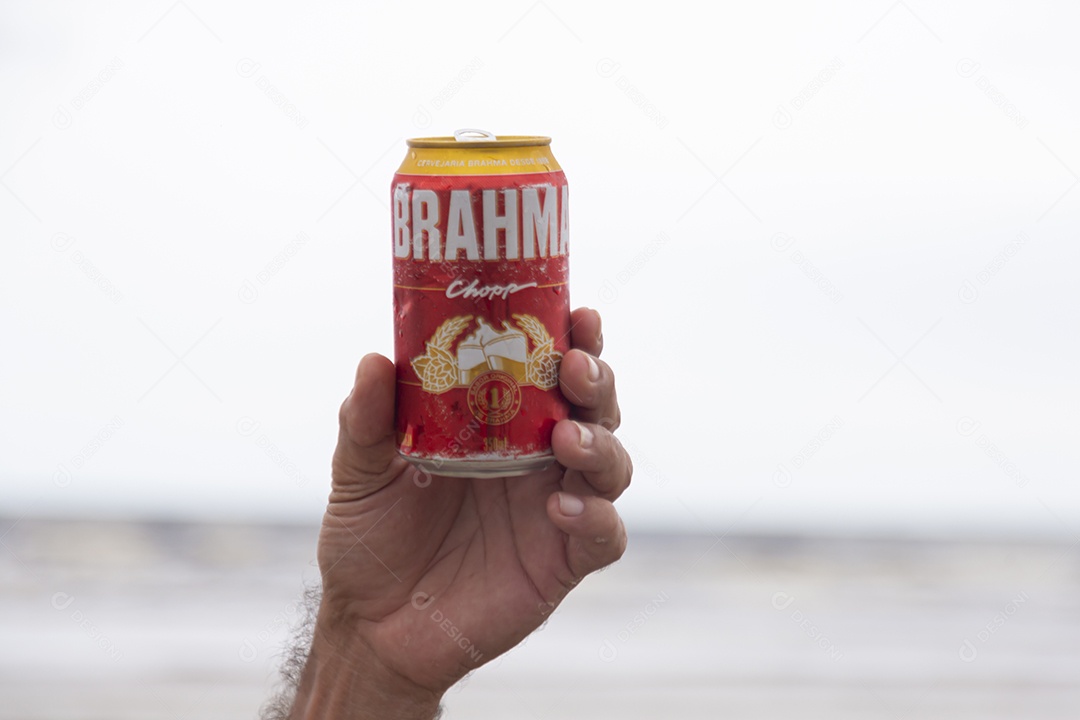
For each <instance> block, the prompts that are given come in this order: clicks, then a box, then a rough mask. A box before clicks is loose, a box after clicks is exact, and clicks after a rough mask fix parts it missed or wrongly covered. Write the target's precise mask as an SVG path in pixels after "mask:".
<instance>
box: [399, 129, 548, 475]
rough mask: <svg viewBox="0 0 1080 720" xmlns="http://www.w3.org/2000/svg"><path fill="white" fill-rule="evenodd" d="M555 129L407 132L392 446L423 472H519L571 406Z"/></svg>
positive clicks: (544, 450) (532, 465) (544, 449)
mask: <svg viewBox="0 0 1080 720" xmlns="http://www.w3.org/2000/svg"><path fill="white" fill-rule="evenodd" d="M550 143H551V139H550V138H547V137H534V136H520V135H519V136H500V137H496V136H494V135H492V134H491V133H486V132H484V131H476V130H459V131H457V132H456V133H455V134H454V136H453V137H430V138H416V139H412V140H408V141H407V145H408V153H407V154H406V156H405V160H404V161H403V162H402V163H401V167H400V168H399V169H398V171H397V173H396V174H395V175H394V180H393V185H392V188H391V197H392V214H393V250H394V330H395V338H394V340H395V342H394V356H395V357H394V361H395V364H396V365H397V389H396V393H397V415H396V431H397V443H398V452H399V453H400V454H401V455H402V456H403V457H405V458H406V459H407V460H409V461H410V462H412V463H413V464H414V465H416V466H417V467H418V468H420V469H421V471H422V472H424V473H428V474H434V475H447V476H451V477H498V476H512V475H523V474H525V473H529V472H534V471H537V470H541V469H543V468H544V467H547V466H548V465H550V464H551V462H552V461H553V459H554V457H553V455H552V451H551V432H552V430H553V428H554V427H555V424H556V423H557V422H558V421H559V420H561V419H563V418H566V417H568V415H569V404H568V403H567V402H566V399H565V398H564V397H563V396H562V393H561V391H560V390H559V365H560V362H561V360H562V357H563V354H564V353H566V352H567V351H568V350H569V349H570V298H569V292H568V287H567V281H568V279H569V278H568V252H569V239H570V238H569V222H568V219H569V218H568V214H567V211H568V207H567V200H568V198H569V193H568V188H567V184H566V177H565V176H564V175H563V172H562V169H561V168H560V167H559V164H558V162H556V160H555V158H554V156H553V155H552V154H551V148H550Z"/></svg>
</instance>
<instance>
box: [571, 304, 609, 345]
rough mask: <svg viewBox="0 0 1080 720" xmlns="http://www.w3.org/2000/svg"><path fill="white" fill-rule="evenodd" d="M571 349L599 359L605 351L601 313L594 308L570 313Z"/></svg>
mask: <svg viewBox="0 0 1080 720" xmlns="http://www.w3.org/2000/svg"><path fill="white" fill-rule="evenodd" d="M570 347H574V348H577V349H579V350H584V351H585V352H587V353H589V354H590V355H592V356H593V357H599V356H600V353H601V352H602V351H603V349H604V332H603V327H602V323H601V322H600V313H599V312H598V311H596V310H593V309H592V308H584V307H582V308H578V309H577V310H575V311H574V312H572V313H570Z"/></svg>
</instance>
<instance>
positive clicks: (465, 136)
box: [405, 128, 551, 148]
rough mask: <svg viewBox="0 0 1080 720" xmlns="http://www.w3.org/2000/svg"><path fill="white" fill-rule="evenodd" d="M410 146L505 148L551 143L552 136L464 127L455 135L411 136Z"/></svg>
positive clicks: (407, 142)
mask: <svg viewBox="0 0 1080 720" xmlns="http://www.w3.org/2000/svg"><path fill="white" fill-rule="evenodd" d="M405 144H406V145H408V146H409V147H416V148H454V147H458V148H460V147H465V146H468V147H474V148H504V147H542V146H544V145H550V144H551V138H550V137H545V136H543V135H500V136H499V137H495V134H494V133H490V132H488V131H487V130H477V129H475V128H463V129H461V130H455V131H454V134H453V136H452V137H451V136H446V137H426V138H409V139H408V140H406V141H405Z"/></svg>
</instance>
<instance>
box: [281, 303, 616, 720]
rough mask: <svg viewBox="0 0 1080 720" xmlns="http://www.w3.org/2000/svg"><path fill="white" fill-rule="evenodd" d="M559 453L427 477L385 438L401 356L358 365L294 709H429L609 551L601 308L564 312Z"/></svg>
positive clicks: (419, 715) (608, 408) (612, 481)
mask: <svg viewBox="0 0 1080 720" xmlns="http://www.w3.org/2000/svg"><path fill="white" fill-rule="evenodd" d="M571 325H572V330H571V345H572V347H573V348H574V349H572V350H570V351H569V352H568V353H567V354H566V356H565V357H564V358H563V361H562V363H561V367H560V378H559V379H560V387H561V389H562V391H563V394H564V395H565V396H566V397H567V399H569V400H570V401H571V403H572V404H573V406H574V407H573V411H572V414H571V415H572V419H571V420H563V421H561V422H560V423H559V424H558V425H556V426H555V430H554V433H553V435H552V447H553V449H554V452H555V457H556V460H557V463H555V464H553V465H552V466H550V467H548V468H547V469H545V470H543V471H541V472H537V473H533V474H531V475H526V476H522V477H514V478H485V479H479V478H472V479H470V478H447V477H441V476H434V477H431V476H428V475H425V474H423V473H422V472H419V471H417V470H416V469H414V468H413V467H412V466H411V465H410V464H409V463H407V462H406V461H404V460H403V459H401V458H400V457H399V456H398V454H397V451H396V447H395V438H394V427H393V420H394V366H393V363H391V362H390V361H389V360H388V359H386V358H385V357H382V356H380V355H368V356H366V357H364V358H363V360H361V362H360V365H359V367H358V368H357V373H356V383H355V385H354V387H353V390H352V393H351V394H350V395H349V397H348V398H347V399H346V400H345V402H344V404H343V405H342V407H341V416H340V424H341V430H340V434H339V438H338V445H337V450H336V451H335V453H334V461H333V484H332V489H331V492H330V501H329V505H328V507H327V511H326V515H325V517H324V519H323V525H322V530H321V534H320V537H319V550H318V555H319V568H320V570H321V572H322V576H323V596H322V602H321V605H320V607H319V613H318V616H317V619H316V624H315V634H314V639H313V642H312V649H311V653H310V655H309V657H308V661H307V664H306V666H305V668H304V671H303V673H302V675H301V680H300V685H299V687H298V689H297V696H296V701H295V704H294V706H293V709H292V713H291V715H290V717H293V718H324V717H325V718H330V717H333V718H346V717H348V718H376V717H378V718H409V719H414V718H415V719H416V720H420V719H423V720H430V719H431V718H433V717H435V716H436V714H437V713H438V705H439V701H440V699H441V698H442V696H443V694H444V693H445V692H446V690H447V689H449V688H450V687H451V686H452V685H453V684H454V683H455V682H457V681H458V680H460V679H461V678H462V677H463V676H464V675H465V674H466V673H468V672H469V671H471V670H473V669H475V668H476V667H478V666H479V665H482V664H484V663H486V662H489V661H490V660H492V659H494V658H495V657H497V656H499V655H501V654H502V653H504V652H506V651H507V650H509V649H510V648H512V647H514V646H515V645H517V644H518V643H519V642H521V640H522V639H524V638H525V637H526V636H527V635H529V634H530V633H531V632H533V631H534V630H535V629H536V628H537V627H539V626H540V625H541V624H542V623H543V622H544V620H545V619H546V618H547V617H548V616H549V615H550V614H551V612H552V611H553V610H554V609H555V608H556V607H557V606H558V605H559V603H560V602H561V601H562V600H563V598H564V597H566V594H567V593H568V592H569V591H570V590H572V589H573V588H574V586H576V585H577V584H578V582H580V581H581V579H582V578H583V577H585V576H586V575H588V574H589V573H591V572H594V571H596V570H599V569H600V568H603V567H605V566H607V565H609V564H611V563H613V562H615V561H616V560H618V559H619V558H620V557H621V556H622V554H623V552H624V550H625V549H626V530H625V528H624V526H623V523H622V520H621V519H620V518H619V515H618V513H617V512H616V510H615V507H614V505H613V504H612V503H613V501H614V500H615V499H616V498H618V497H619V496H620V495H621V494H622V493H623V491H625V490H626V488H627V486H628V485H629V484H630V477H631V474H632V467H631V463H630V458H629V456H628V455H627V453H626V451H625V450H624V449H623V447H622V445H621V444H620V443H619V441H618V440H617V439H616V438H615V436H614V435H613V434H612V431H614V430H615V429H616V428H617V427H618V425H619V417H620V415H619V408H618V403H617V400H616V396H615V385H614V376H613V374H612V371H611V368H609V367H608V366H607V364H606V363H604V362H603V361H602V360H599V359H598V356H599V355H600V352H601V350H602V348H603V336H602V333H601V325H600V316H599V314H598V313H597V312H596V311H594V310H589V309H584V308H582V309H579V310H576V311H575V312H574V313H573V314H572V316H571Z"/></svg>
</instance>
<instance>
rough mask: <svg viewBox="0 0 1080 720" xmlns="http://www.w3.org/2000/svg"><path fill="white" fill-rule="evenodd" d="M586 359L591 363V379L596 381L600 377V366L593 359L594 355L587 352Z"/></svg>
mask: <svg viewBox="0 0 1080 720" xmlns="http://www.w3.org/2000/svg"><path fill="white" fill-rule="evenodd" d="M585 360H586V361H587V362H588V363H589V380H590V381H592V382H596V381H597V380H599V379H600V366H599V365H597V364H596V361H595V360H593V356H592V355H590V354H589V353H585Z"/></svg>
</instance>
